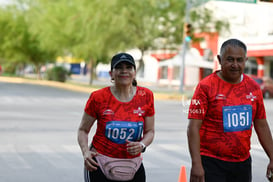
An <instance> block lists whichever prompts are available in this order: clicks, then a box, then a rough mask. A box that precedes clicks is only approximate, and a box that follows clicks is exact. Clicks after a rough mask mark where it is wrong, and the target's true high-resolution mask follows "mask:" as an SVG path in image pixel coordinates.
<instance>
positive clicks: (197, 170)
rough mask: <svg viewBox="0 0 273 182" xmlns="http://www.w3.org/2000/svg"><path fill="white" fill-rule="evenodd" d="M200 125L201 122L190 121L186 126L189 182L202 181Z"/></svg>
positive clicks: (197, 120)
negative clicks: (189, 170)
mask: <svg viewBox="0 0 273 182" xmlns="http://www.w3.org/2000/svg"><path fill="white" fill-rule="evenodd" d="M201 125H202V120H199V119H190V122H189V125H188V131H187V134H188V145H189V151H190V155H191V160H192V168H191V176H190V181H191V182H195V181H204V175H205V172H204V169H203V166H202V161H201V155H200V134H199V130H200V127H201Z"/></svg>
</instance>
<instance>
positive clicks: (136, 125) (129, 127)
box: [105, 121, 143, 144]
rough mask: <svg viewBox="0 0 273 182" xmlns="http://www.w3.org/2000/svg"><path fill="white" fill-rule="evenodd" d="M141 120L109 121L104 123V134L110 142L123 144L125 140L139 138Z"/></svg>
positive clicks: (136, 139) (140, 134)
mask: <svg viewBox="0 0 273 182" xmlns="http://www.w3.org/2000/svg"><path fill="white" fill-rule="evenodd" d="M142 131H143V122H142V121H140V122H129V121H111V122H108V123H107V124H106V130H105V136H106V138H108V139H109V140H111V141H112V142H115V143H117V144H124V143H126V140H129V141H138V140H140V139H141V136H142Z"/></svg>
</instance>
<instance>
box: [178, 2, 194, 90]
mask: <svg viewBox="0 0 273 182" xmlns="http://www.w3.org/2000/svg"><path fill="white" fill-rule="evenodd" d="M190 8H191V2H190V0H187V1H186V12H185V23H184V35H186V34H185V32H186V31H187V30H186V28H187V26H185V25H190V24H189V22H190V21H189V12H190ZM187 41H190V40H189V39H188V37H186V36H183V44H182V52H181V54H182V60H181V66H180V87H179V91H180V92H181V93H183V92H184V74H185V73H184V72H185V58H186V49H187V44H188V42H187Z"/></svg>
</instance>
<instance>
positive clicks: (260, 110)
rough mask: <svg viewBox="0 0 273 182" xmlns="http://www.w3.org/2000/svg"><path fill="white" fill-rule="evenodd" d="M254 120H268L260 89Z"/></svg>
mask: <svg viewBox="0 0 273 182" xmlns="http://www.w3.org/2000/svg"><path fill="white" fill-rule="evenodd" d="M254 119H266V112H265V107H264V100H263V93H262V90H261V89H259V93H258V100H257V112H256V116H255V117H254Z"/></svg>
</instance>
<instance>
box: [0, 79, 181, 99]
mask: <svg viewBox="0 0 273 182" xmlns="http://www.w3.org/2000/svg"><path fill="white" fill-rule="evenodd" d="M0 82H9V83H18V84H21V83H28V84H36V85H43V86H50V87H56V88H62V89H66V90H72V91H76V92H84V93H91V92H93V91H95V90H98V89H99V88H93V87H91V86H88V85H86V86H81V85H77V84H72V83H67V82H64V83H63V82H57V81H48V80H34V79H27V78H21V77H6V76H0ZM153 93H154V98H155V100H181V99H182V96H183V95H182V94H180V93H158V92H156V91H153ZM184 98H185V96H184Z"/></svg>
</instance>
